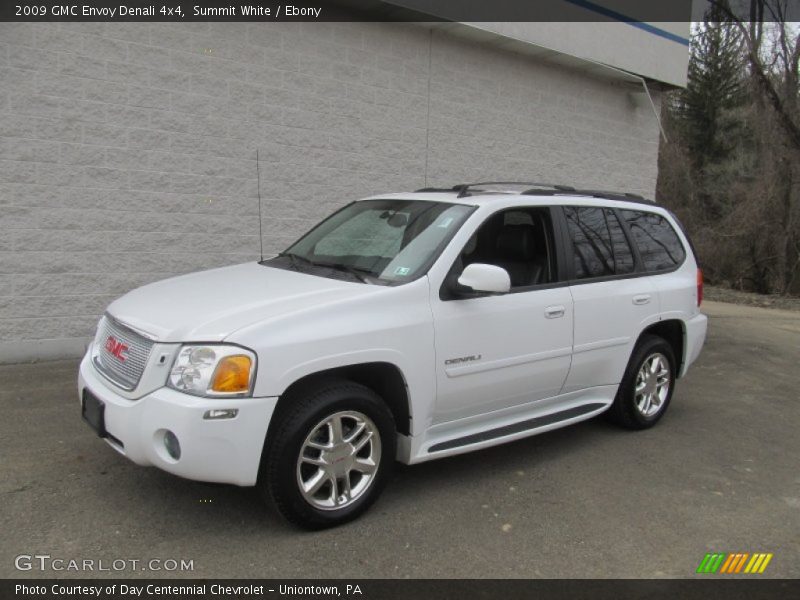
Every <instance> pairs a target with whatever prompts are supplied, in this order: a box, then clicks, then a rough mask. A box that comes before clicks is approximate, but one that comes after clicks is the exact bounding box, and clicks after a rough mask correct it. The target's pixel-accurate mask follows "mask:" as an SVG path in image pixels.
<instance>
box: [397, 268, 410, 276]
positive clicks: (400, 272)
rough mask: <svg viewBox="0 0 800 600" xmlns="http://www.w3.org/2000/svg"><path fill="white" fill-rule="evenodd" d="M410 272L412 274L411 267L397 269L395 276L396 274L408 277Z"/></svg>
mask: <svg viewBox="0 0 800 600" xmlns="http://www.w3.org/2000/svg"><path fill="white" fill-rule="evenodd" d="M410 272H411V269H410V268H409V267H397V268H396V269H395V270H394V274H395V275H400V276H401V277H405V276H406V275H408V274H409V273H410Z"/></svg>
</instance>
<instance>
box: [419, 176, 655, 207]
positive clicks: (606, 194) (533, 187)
mask: <svg viewBox="0 0 800 600" xmlns="http://www.w3.org/2000/svg"><path fill="white" fill-rule="evenodd" d="M499 185H521V186H526V187H528V186H529V187H528V189H526V190H523V191H522V192H520V194H521V195H524V196H555V195H557V194H574V195H576V196H592V197H594V198H605V199H607V200H627V201H629V202H641V203H645V204H655V200H650V199H649V198H645V197H644V196H640V195H639V194H633V193H631V192H617V191H612V190H592V189H578V188H575V187H573V186H571V185H559V184H556V183H536V182H532V181H479V182H476V183H459V184H458V185H454V186H453V187H452V188H437V187H426V188H420V189H418V190H416V192H417V193H425V192H428V193H431V192H434V193H448V194H452V193H453V192H457V193H458V196H457V197H458V198H464V197H465V196H468V195H469V192H470V188H476V187H483V186H499ZM475 191H478V190H475ZM482 191H489V190H482Z"/></svg>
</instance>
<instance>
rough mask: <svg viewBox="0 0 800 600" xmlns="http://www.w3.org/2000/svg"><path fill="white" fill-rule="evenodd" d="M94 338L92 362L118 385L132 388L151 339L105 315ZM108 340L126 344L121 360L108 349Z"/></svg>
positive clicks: (140, 370)
mask: <svg viewBox="0 0 800 600" xmlns="http://www.w3.org/2000/svg"><path fill="white" fill-rule="evenodd" d="M96 340H97V341H96V344H97V348H96V350H95V352H94V363H95V365H96V366H97V368H98V369H99V370H100V371H101V372H102V373H103V374H104V375H105V376H106V377H108V378H109V379H110V380H111V381H113V382H114V383H116V384H117V385H118V386H120V387H122V388H124V389H126V390H132V389H134V388H135V387H136V386H137V384H138V383H139V379H141V377H142V373H143V372H144V368H145V366H146V365H147V358H148V357H149V356H150V350H152V348H153V344H154V342H153V341H151V340H148V339H147V338H146V337H144V336H142V335H140V334H138V333H136V332H135V331H133V330H131V329H128V328H127V327H125V326H124V325H122V324H120V323H117V322H116V321H114V320H113V319H111V318H110V317H108V316H106V317H105V318H104V319H103V321H102V322H101V324H100V331H99V332H98V335H97V338H96ZM110 340H113V342H114V343H116V344H120V343H121V344H124V346H126V348H125V350H124V351H123V352H122V353H121V354H122V356H123V358H124V360H120V358H118V357H117V356H115V355H114V354H113V353H112V351H111V350H110V349H109V346H111V345H112V344H111V342H110Z"/></svg>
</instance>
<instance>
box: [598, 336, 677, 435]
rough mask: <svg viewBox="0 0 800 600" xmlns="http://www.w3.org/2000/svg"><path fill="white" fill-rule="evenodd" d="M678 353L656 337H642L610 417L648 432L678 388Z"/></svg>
mask: <svg viewBox="0 0 800 600" xmlns="http://www.w3.org/2000/svg"><path fill="white" fill-rule="evenodd" d="M676 372H677V369H676V367H675V354H674V353H673V352H672V346H670V345H669V343H668V342H667V341H666V340H664V339H663V338H660V337H658V336H655V335H643V336H642V337H641V339H640V340H639V342H638V343H637V344H636V347H635V348H634V350H633V354H632V355H631V359H630V361H629V362H628V367H627V368H626V369H625V375H623V377H622V382H621V383H620V385H619V389H618V390H617V395H616V397H615V398H614V403H613V404H612V405H611V408H609V410H608V412H607V413H606V414H607V415H608V418H609V419H610V420H611V421H613V422H614V423H616V424H617V425H620V426H622V427H625V428H627V429H647V428H648V427H652V426H653V425H655V424H656V423H658V421H659V420H660V419H661V417H663V416H664V413H665V412H666V411H667V407H668V406H669V402H670V400H671V399H672V392H673V391H674V389H675V374H676Z"/></svg>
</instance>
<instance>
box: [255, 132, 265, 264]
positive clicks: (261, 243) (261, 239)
mask: <svg viewBox="0 0 800 600" xmlns="http://www.w3.org/2000/svg"><path fill="white" fill-rule="evenodd" d="M256 188H257V189H258V244H259V249H260V250H259V251H260V252H261V258H260V259H259V261H258V262H264V234H263V233H262V232H261V227H262V225H261V169H260V168H259V164H258V148H256Z"/></svg>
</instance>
